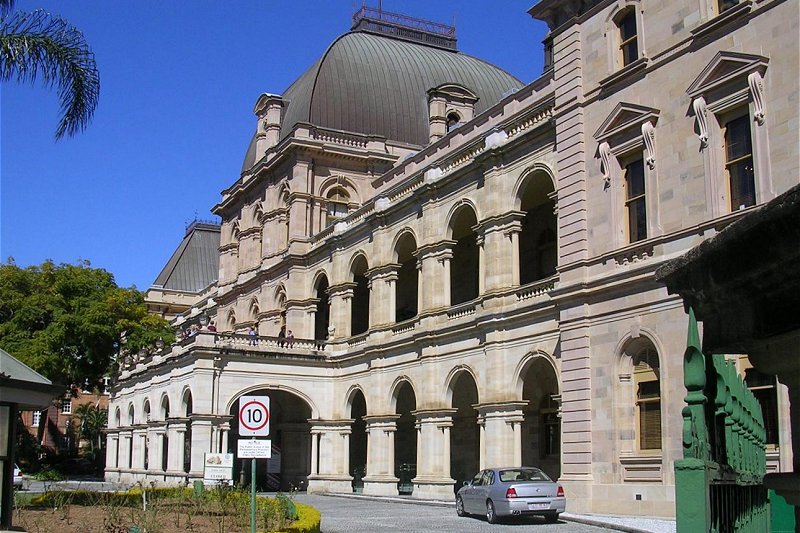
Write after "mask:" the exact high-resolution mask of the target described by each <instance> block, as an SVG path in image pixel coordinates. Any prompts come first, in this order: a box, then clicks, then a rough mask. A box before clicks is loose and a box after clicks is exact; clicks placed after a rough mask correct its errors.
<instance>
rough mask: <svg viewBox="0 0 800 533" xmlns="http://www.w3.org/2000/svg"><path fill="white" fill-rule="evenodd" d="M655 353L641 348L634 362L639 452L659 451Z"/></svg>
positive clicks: (656, 357)
mask: <svg viewBox="0 0 800 533" xmlns="http://www.w3.org/2000/svg"><path fill="white" fill-rule="evenodd" d="M660 373H661V372H660V368H659V362H658V353H656V351H655V350H654V349H653V348H652V347H651V346H647V347H644V348H641V349H640V350H639V351H638V352H637V353H636V355H635V356H634V358H633V386H634V394H635V395H636V398H635V401H636V418H637V434H638V437H639V439H638V440H639V450H642V451H656V450H661V380H660Z"/></svg>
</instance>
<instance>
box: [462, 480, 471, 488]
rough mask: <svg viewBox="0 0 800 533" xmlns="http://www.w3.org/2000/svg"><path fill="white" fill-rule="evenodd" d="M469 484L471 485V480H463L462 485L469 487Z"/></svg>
mask: <svg viewBox="0 0 800 533" xmlns="http://www.w3.org/2000/svg"><path fill="white" fill-rule="evenodd" d="M470 485H472V481H465V482H464V486H465V487H469V486H470Z"/></svg>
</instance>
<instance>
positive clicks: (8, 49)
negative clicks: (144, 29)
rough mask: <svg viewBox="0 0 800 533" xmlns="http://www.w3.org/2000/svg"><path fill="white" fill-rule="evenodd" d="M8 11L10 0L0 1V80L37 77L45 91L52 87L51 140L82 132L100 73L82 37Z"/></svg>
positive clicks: (61, 25) (62, 25)
mask: <svg viewBox="0 0 800 533" xmlns="http://www.w3.org/2000/svg"><path fill="white" fill-rule="evenodd" d="M13 8H14V0H0V81H3V82H6V81H9V80H12V79H15V80H17V81H19V82H21V83H34V82H36V79H37V78H39V77H41V80H42V82H43V83H44V85H45V86H46V87H48V88H50V87H53V86H56V87H58V96H59V100H60V102H61V117H60V119H59V123H58V127H57V128H56V139H61V138H62V137H63V136H64V135H65V134H66V135H70V136H71V135H74V134H76V133H78V132H80V131H83V130H84V129H85V128H86V126H87V125H88V124H89V121H90V120H91V118H92V115H93V114H94V110H95V109H96V108H97V101H98V99H99V97H100V74H99V73H98V71H97V65H96V63H95V59H94V54H93V53H92V51H91V50H90V49H89V45H88V44H87V43H86V39H85V38H84V37H83V34H82V33H81V32H80V30H78V29H77V28H75V27H74V26H72V25H71V24H70V23H69V22H67V21H66V20H64V19H62V18H59V17H53V16H52V15H50V14H48V13H45V12H44V11H41V10H37V11H34V12H32V13H26V12H21V11H17V12H15V11H14V10H13Z"/></svg>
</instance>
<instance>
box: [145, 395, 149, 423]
mask: <svg viewBox="0 0 800 533" xmlns="http://www.w3.org/2000/svg"><path fill="white" fill-rule="evenodd" d="M144 420H145V422H150V400H145V401H144Z"/></svg>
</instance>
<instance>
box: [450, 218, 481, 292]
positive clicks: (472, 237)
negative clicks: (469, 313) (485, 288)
mask: <svg viewBox="0 0 800 533" xmlns="http://www.w3.org/2000/svg"><path fill="white" fill-rule="evenodd" d="M477 224H478V219H477V217H476V215H475V211H473V210H472V208H471V207H469V206H466V205H465V206H462V207H460V208H459V209H458V210H457V211H456V213H455V214H454V215H453V219H452V220H451V221H450V229H451V235H452V237H451V238H452V240H454V241H456V244H455V246H454V247H453V258H452V259H451V260H450V305H457V304H460V303H463V302H468V301H470V300H473V299H475V298H477V297H478V276H479V272H480V256H479V251H478V236H477V234H476V233H475V230H474V229H473V228H474V227H475V226H476V225H477Z"/></svg>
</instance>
